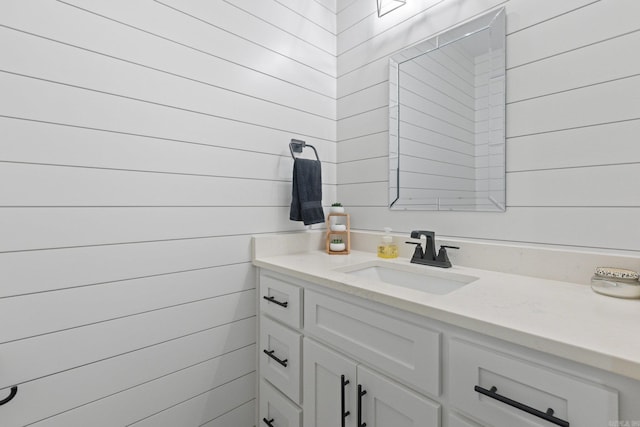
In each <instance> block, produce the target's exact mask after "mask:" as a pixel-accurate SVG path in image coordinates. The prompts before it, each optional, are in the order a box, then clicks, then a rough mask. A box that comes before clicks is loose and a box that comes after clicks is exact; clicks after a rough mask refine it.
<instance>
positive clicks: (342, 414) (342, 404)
mask: <svg viewBox="0 0 640 427" xmlns="http://www.w3.org/2000/svg"><path fill="white" fill-rule="evenodd" d="M347 384H349V380H347V379H345V377H344V375H341V376H340V417H341V419H342V427H345V423H346V418H347V417H348V416H349V415H350V414H351V412H350V411H346V412H345V410H344V409H345V402H344V394H345V391H344V388H345V387H346V386H347Z"/></svg>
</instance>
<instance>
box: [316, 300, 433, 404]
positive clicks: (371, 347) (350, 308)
mask: <svg viewBox="0 0 640 427" xmlns="http://www.w3.org/2000/svg"><path fill="white" fill-rule="evenodd" d="M304 312H305V315H304V322H305V331H307V332H308V333H309V334H311V335H314V336H316V337H318V338H320V339H322V340H324V341H326V342H328V343H330V344H332V345H334V346H335V347H336V348H339V349H341V350H343V351H346V352H348V353H350V354H351V355H352V356H354V357H355V358H356V359H358V360H362V361H364V362H367V363H369V364H370V365H372V366H374V367H376V368H377V369H379V370H380V371H382V372H386V373H388V374H389V375H392V376H395V377H396V378H398V379H401V380H402V382H404V383H406V384H409V385H412V386H414V387H415V388H417V389H419V390H421V391H424V392H427V393H430V394H432V395H434V396H437V395H439V394H440V333H439V332H436V331H433V330H430V329H426V328H423V327H419V326H416V325H414V324H411V323H408V322H405V321H402V320H399V319H396V318H393V317H390V316H387V315H384V314H382V313H378V312H376V311H373V310H369V309H366V308H363V307H360V306H357V305H353V304H350V303H347V302H344V301H342V300H339V299H336V298H332V297H329V296H326V295H323V294H318V293H315V292H312V291H307V292H306V294H305V307H304Z"/></svg>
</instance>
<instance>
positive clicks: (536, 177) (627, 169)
mask: <svg viewBox="0 0 640 427" xmlns="http://www.w3.org/2000/svg"><path fill="white" fill-rule="evenodd" d="M620 176H628V177H633V176H640V163H636V164H630V165H608V166H593V167H588V168H578V169H552V170H544V171H530V172H529V171H527V172H513V173H510V174H509V177H508V181H509V186H508V191H507V199H508V200H509V206H640V191H638V182H637V181H635V180H633V179H623V180H621V179H620Z"/></svg>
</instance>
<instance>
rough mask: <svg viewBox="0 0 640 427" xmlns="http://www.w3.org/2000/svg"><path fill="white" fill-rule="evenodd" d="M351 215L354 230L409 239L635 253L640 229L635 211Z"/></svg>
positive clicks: (355, 211) (361, 210) (377, 210)
mask: <svg viewBox="0 0 640 427" xmlns="http://www.w3.org/2000/svg"><path fill="white" fill-rule="evenodd" d="M340 187H341V186H339V188H340ZM507 188H508V184H507ZM349 212H350V213H351V217H352V218H357V219H358V229H362V230H374V231H379V230H381V229H382V228H383V227H385V226H389V227H392V228H393V230H394V233H395V232H398V233H402V234H406V235H407V236H408V235H409V233H410V232H411V230H416V229H418V228H420V227H425V226H426V227H429V229H433V230H436V236H437V235H438V234H439V235H442V236H450V237H461V238H471V239H474V238H475V239H490V240H495V241H502V242H518V243H535V244H543V245H544V244H547V245H548V244H556V245H569V244H570V245H572V246H576V247H583V248H591V249H598V250H613V251H632V252H633V253H636V252H638V239H640V227H630V224H635V223H636V222H637V221H638V215H639V214H640V209H638V207H601V208H588V207H537V208H530V207H508V208H507V211H506V212H505V213H495V212H473V213H468V212H450V211H447V212H421V211H413V212H409V211H407V212H402V211H390V210H389V208H388V207H386V206H380V207H369V206H364V207H359V206H354V207H349ZM470 215H471V217H472V218H471V219H469V216H470ZM383 224H384V225H383ZM425 224H426V225H425Z"/></svg>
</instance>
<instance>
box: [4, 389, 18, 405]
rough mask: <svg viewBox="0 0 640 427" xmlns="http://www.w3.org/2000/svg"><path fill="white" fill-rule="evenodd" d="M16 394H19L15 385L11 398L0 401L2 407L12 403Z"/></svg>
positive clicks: (10, 394)
mask: <svg viewBox="0 0 640 427" xmlns="http://www.w3.org/2000/svg"><path fill="white" fill-rule="evenodd" d="M16 394H18V386H17V385H14V386H13V387H11V393H9V396H7V397H6V398H5V399H2V400H0V406H2V405H4V404H7V403H9V402H11V401H12V400H13V398H14V397H16Z"/></svg>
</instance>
